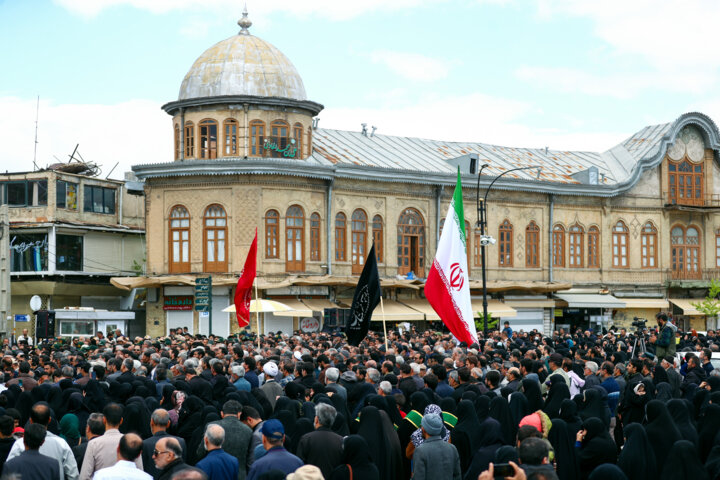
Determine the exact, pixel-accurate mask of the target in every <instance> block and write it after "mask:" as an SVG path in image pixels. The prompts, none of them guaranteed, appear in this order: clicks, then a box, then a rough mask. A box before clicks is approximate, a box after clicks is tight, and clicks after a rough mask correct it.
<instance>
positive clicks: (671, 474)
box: [660, 440, 710, 480]
mask: <svg viewBox="0 0 720 480" xmlns="http://www.w3.org/2000/svg"><path fill="white" fill-rule="evenodd" d="M660 479H661V480H709V479H710V477H709V476H708V472H707V470H705V466H704V465H703V464H702V462H701V461H700V457H699V456H698V452H697V449H696V448H695V445H693V444H692V442H688V441H687V440H680V441H677V442H675V443H674V444H673V446H672V454H671V455H670V456H669V458H668V459H667V461H666V462H665V467H664V468H663V470H662V474H661V475H660Z"/></svg>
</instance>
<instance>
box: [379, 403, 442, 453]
mask: <svg viewBox="0 0 720 480" xmlns="http://www.w3.org/2000/svg"><path fill="white" fill-rule="evenodd" d="M381 398H382V397H381ZM431 414H434V415H437V416H439V417H440V418H441V419H442V410H441V409H440V407H439V406H437V405H435V404H434V403H431V404H430V405H428V406H427V407H425V411H424V412H423V421H424V420H425V417H426V416H427V415H431ZM421 423H422V422H421ZM422 426H423V427H425V424H422ZM425 431H426V432H427V433H429V434H430V435H440V436H441V437H442V439H443V441H445V442H447V441H449V440H450V430H448V429H447V428H446V427H445V421H444V420H443V425H442V428H441V429H440V433H430V431H429V430H428V429H427V428H425ZM410 440H411V441H412V442H413V445H415V447H416V448H417V447H419V446H420V445H422V444H423V443H424V442H425V438H424V437H423V434H422V430H421V429H419V428H418V429H417V430H415V431H414V432H413V433H412V435H410Z"/></svg>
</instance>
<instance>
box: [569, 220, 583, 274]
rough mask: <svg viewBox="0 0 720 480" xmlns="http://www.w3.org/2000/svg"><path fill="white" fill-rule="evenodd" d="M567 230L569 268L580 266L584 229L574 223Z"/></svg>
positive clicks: (581, 262) (581, 264) (581, 263)
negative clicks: (568, 238) (568, 233)
mask: <svg viewBox="0 0 720 480" xmlns="http://www.w3.org/2000/svg"><path fill="white" fill-rule="evenodd" d="M569 232H570V235H569V236H570V242H569V243H570V244H569V247H568V259H569V260H570V268H582V266H583V258H584V254H583V245H584V243H585V242H584V239H583V237H584V236H585V229H584V228H583V227H581V226H580V225H578V224H577V223H576V224H575V225H571V226H570V229H569Z"/></svg>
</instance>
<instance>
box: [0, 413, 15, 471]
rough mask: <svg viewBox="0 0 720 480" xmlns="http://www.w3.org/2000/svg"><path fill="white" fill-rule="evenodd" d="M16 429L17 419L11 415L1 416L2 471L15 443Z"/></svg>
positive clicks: (0, 456)
mask: <svg viewBox="0 0 720 480" xmlns="http://www.w3.org/2000/svg"><path fill="white" fill-rule="evenodd" d="M14 429H15V420H14V419H13V418H12V417H11V416H9V415H3V416H2V417H0V472H2V468H3V465H5V460H7V457H8V454H9V453H10V449H11V448H12V446H13V444H14V443H15V438H14V437H13V430H14Z"/></svg>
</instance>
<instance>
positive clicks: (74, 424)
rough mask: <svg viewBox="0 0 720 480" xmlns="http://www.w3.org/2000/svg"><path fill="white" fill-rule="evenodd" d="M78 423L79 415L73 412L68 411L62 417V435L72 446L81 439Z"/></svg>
mask: <svg viewBox="0 0 720 480" xmlns="http://www.w3.org/2000/svg"><path fill="white" fill-rule="evenodd" d="M78 425H79V422H78V417H77V416H76V415H74V414H72V413H66V414H65V415H64V416H63V417H62V419H60V437H62V438H64V439H65V441H66V442H67V443H68V445H70V446H71V447H74V446H75V445H77V444H78V443H79V440H80V430H79V428H78Z"/></svg>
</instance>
